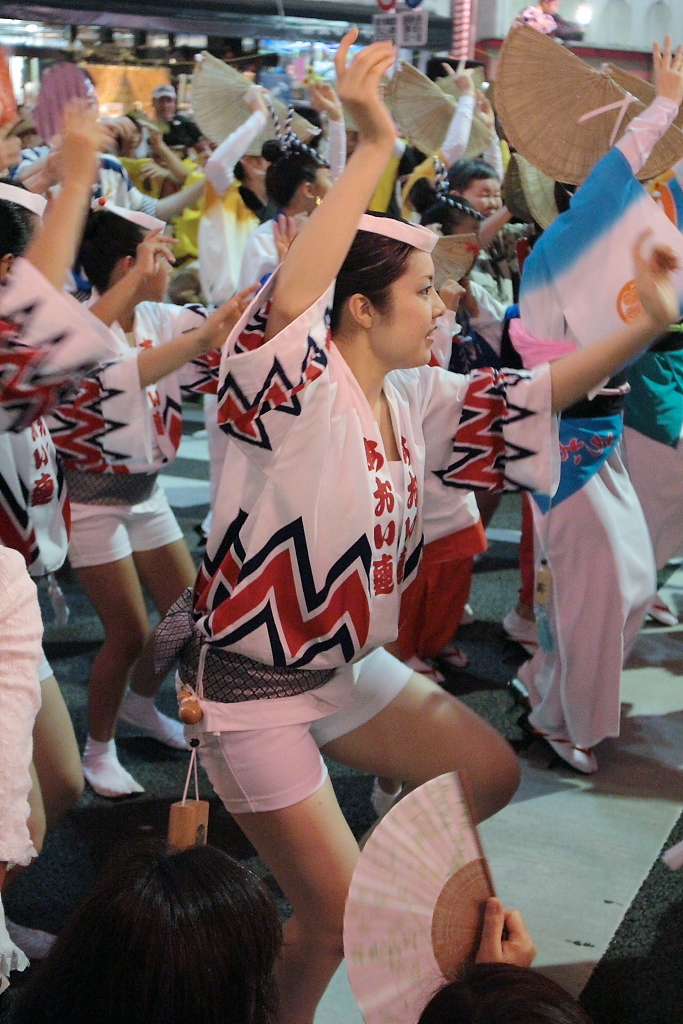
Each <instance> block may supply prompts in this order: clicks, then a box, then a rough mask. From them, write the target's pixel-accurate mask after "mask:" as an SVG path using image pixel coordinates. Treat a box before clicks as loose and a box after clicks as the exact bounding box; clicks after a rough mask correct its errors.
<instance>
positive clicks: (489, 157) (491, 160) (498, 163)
mask: <svg viewBox="0 0 683 1024" xmlns="http://www.w3.org/2000/svg"><path fill="white" fill-rule="evenodd" d="M482 160H485V161H486V163H487V164H491V167H493V169H494V171H495V172H496V174H497V175H498V177H499V178H500V180H501V181H502V180H503V178H504V177H505V168H504V167H503V154H502V153H501V151H500V139H499V138H498V136H497V135H496V133H495V131H494V133H493V139H492V140H491V145H490V146H489V148H488V149H487V150H486V152H485V153H484V155H483V157H482Z"/></svg>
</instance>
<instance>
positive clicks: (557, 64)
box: [496, 25, 683, 185]
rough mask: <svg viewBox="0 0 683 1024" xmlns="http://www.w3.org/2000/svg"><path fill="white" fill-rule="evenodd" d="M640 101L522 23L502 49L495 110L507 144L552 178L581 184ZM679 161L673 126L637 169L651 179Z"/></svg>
mask: <svg viewBox="0 0 683 1024" xmlns="http://www.w3.org/2000/svg"><path fill="white" fill-rule="evenodd" d="M644 109H645V107H644V105H643V104H642V103H641V102H639V101H638V100H637V99H636V98H635V97H634V96H632V95H630V94H629V93H628V92H627V91H626V90H625V89H623V88H622V87H621V86H620V85H618V84H617V83H616V82H615V81H613V80H612V78H610V76H609V75H608V74H607V73H606V72H604V71H595V70H594V69H593V68H591V67H589V65H588V64H585V63H584V62H583V61H582V60H580V58H579V57H577V56H576V55H575V54H573V53H572V52H571V51H570V50H567V49H566V48H565V47H563V46H561V45H559V44H558V43H557V42H556V41H555V40H553V39H551V38H549V37H548V36H546V35H543V33H541V32H537V31H536V30H535V29H533V28H529V27H528V26H527V25H521V26H519V27H518V28H513V29H511V31H510V32H509V34H508V37H507V39H506V40H505V42H504V44H503V47H502V49H501V53H500V58H499V60H498V67H497V76H496V110H497V112H498V116H499V117H500V119H501V122H502V124H503V128H504V130H505V135H506V137H507V139H508V140H509V142H510V145H511V146H512V147H513V148H514V149H516V150H517V151H518V152H520V153H521V154H522V155H523V156H524V157H526V159H527V160H528V161H529V162H530V163H531V164H532V165H533V166H534V167H536V168H538V170H539V171H542V172H543V173H544V174H547V175H548V176H549V177H551V178H553V179H554V180H555V181H562V182H566V183H568V184H571V185H580V184H581V183H582V182H583V181H584V180H585V179H586V178H587V177H588V175H589V173H590V172H591V170H592V169H593V167H594V166H595V165H596V164H597V163H598V161H599V160H601V159H602V157H603V156H605V154H606V153H607V152H608V151H609V150H610V149H611V148H612V146H613V145H614V144H615V143H616V142H618V140H619V139H620V138H621V136H622V135H623V133H624V131H625V130H626V128H627V127H628V125H629V124H630V122H631V121H632V120H633V118H634V117H637V116H638V114H640V113H642V111H643V110H644ZM681 158H683V132H681V131H680V129H678V128H676V127H675V126H672V127H671V128H669V130H668V131H667V133H666V135H665V136H664V138H663V139H661V141H660V142H659V143H658V144H657V145H656V146H655V148H654V150H653V152H652V155H651V157H650V159H649V160H648V161H647V163H646V165H645V166H644V167H643V169H642V170H641V171H640V172H639V173H638V178H640V179H641V180H644V179H647V178H653V177H656V176H657V175H658V174H661V173H663V172H664V171H666V170H668V169H669V168H671V167H673V165H674V164H675V163H677V162H678V161H679V160H680V159H681Z"/></svg>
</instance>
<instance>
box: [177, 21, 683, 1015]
mask: <svg viewBox="0 0 683 1024" xmlns="http://www.w3.org/2000/svg"><path fill="white" fill-rule="evenodd" d="M356 35H357V33H356V32H355V31H352V32H350V33H349V34H348V35H347V36H346V37H345V39H344V41H343V42H342V44H341V46H340V48H339V51H338V55H337V79H338V83H339V91H340V95H341V97H342V100H343V102H344V103H345V104H346V106H347V107H348V109H349V112H350V114H351V116H352V117H353V118H354V120H355V121H356V123H357V125H358V129H359V142H358V147H357V149H356V150H355V152H354V154H353V155H352V157H351V158H350V160H349V162H348V164H347V166H346V169H345V171H344V173H343V174H342V175H341V177H340V178H339V180H338V181H337V182H336V183H335V184H334V186H333V187H332V189H331V190H330V192H329V194H328V196H327V198H326V199H325V201H324V202H323V203H322V204H321V206H320V207H319V208H318V209H316V210H315V211H314V212H313V213H312V215H311V217H310V218H309V220H308V221H307V222H306V224H305V225H304V227H303V228H302V230H301V232H300V233H299V235H298V236H297V238H296V239H295V241H294V243H293V245H292V247H291V249H290V251H289V253H288V255H287V257H286V259H285V261H284V263H283V265H282V267H281V268H280V269H279V271H278V272H277V274H275V275H274V277H273V278H271V280H270V281H269V282H268V283H267V284H266V285H265V287H264V288H263V289H262V290H261V292H260V293H259V295H257V297H256V298H255V299H254V301H253V302H252V304H251V306H250V308H249V309H248V310H247V311H246V312H245V314H244V316H243V317H242V319H241V320H240V322H239V323H238V324H237V326H236V327H235V328H234V330H233V331H232V333H231V335H230V337H229V338H228V341H227V343H226V345H225V346H224V349H223V359H222V366H221V380H220V384H219V415H218V418H219V423H220V424H221V426H222V428H223V430H224V431H225V432H226V433H227V434H228V435H229V436H230V439H231V443H230V445H229V448H228V452H227V455H226V459H225V464H224V467H223V475H222V480H221V485H220V488H219V494H218V501H217V503H216V507H215V515H214V523H213V527H212V531H211V534H210V537H209V540H208V542H207V550H206V555H205V559H204V563H203V567H202V569H201V570H200V574H199V576H198V579H197V582H196V585H195V592H194V596H193V607H192V608H190V607H189V605H187V606H185V608H183V606H182V605H181V603H180V602H179V603H178V604H177V605H176V606H175V607H174V609H173V610H172V611H171V613H169V616H168V617H167V619H166V620H165V622H164V623H163V624H162V626H161V627H160V630H159V633H158V636H157V640H158V654H159V659H158V663H157V667H158V669H159V670H163V668H164V667H165V664H164V663H166V664H168V663H170V662H172V661H173V660H174V658H175V656H176V655H177V654H179V656H180V668H179V678H180V680H181V681H182V682H183V683H185V684H186V685H190V686H195V687H196V689H197V692H198V697H199V700H200V705H201V709H202V712H203V720H202V722H201V725H200V732H201V742H202V749H201V755H202V760H203V763H204V765H205V767H206V770H207V772H208V774H209V777H210V779H211V781H212V784H213V785H214V787H215V789H216V791H217V793H218V794H219V795H220V797H221V799H222V800H223V801H224V803H225V805H226V807H227V808H228V809H229V810H230V812H231V813H232V814H233V815H234V817H235V818H236V820H237V821H238V823H239V824H240V826H241V827H242V829H243V830H244V832H245V833H246V835H247V836H248V837H249V839H250V840H251V842H252V843H253V844H254V846H255V847H256V848H257V850H258V851H259V853H260V854H261V855H262V857H263V858H264V860H265V861H266V863H267V864H268V865H269V866H270V867H271V869H272V871H273V873H274V875H275V876H276V878H277V880H278V882H279V883H280V885H281V886H282V889H283V891H284V892H285V894H286V896H287V898H288V899H289V901H290V902H291V904H292V907H293V909H294V914H293V916H292V917H291V918H290V920H289V921H288V922H287V925H286V927H285V945H284V949H283V954H282V958H281V961H280V969H279V981H280V992H281V1020H282V1021H286V1022H287V1024H290V1022H292V1024H293V1022H297V1024H308V1022H310V1021H312V1020H313V1015H314V1013H315V1009H316V1006H317V1004H318V1001H319V999H320V997H321V996H322V994H323V992H324V990H325V988H326V986H327V984H328V982H329V980H330V978H331V976H332V974H333V972H334V970H335V969H336V967H337V965H338V964H339V962H340V960H341V957H342V920H343V913H344V904H345V900H346V894H347V890H348V886H349V881H350V878H351V874H352V872H353V869H354V866H355V863H356V860H357V857H358V846H357V844H356V841H355V839H354V837H353V835H352V834H351V831H350V829H349V827H348V825H347V823H346V821H345V819H344V816H343V814H342V812H341V810H340V808H339V805H338V803H337V801H336V798H335V795H334V792H333V789H332V786H331V784H330V781H329V778H328V777H327V771H326V769H325V766H324V764H323V761H322V759H321V757H320V752H319V749H318V748H321V749H322V751H323V752H324V753H325V754H327V755H329V756H330V757H332V758H334V759H335V760H338V761H340V762H342V763H344V764H347V765H351V766H353V767H355V768H358V769H361V770H363V771H367V772H372V773H374V774H376V775H382V776H385V777H389V778H398V779H403V780H404V781H405V782H406V783H407V784H408V785H410V786H415V785H419V784H420V783H423V782H425V781H426V780H427V779H429V778H432V777H434V776H436V775H439V774H441V773H443V772H447V771H451V770H454V769H456V770H457V769H460V770H465V771H467V773H468V775H469V779H470V782H471V787H472V791H473V796H474V802H475V809H476V814H477V817H478V818H479V819H481V818H484V817H486V816H488V815H490V814H493V813H494V812H495V811H496V810H498V809H499V808H501V807H502V806H503V805H504V804H505V803H506V802H507V801H508V800H509V799H510V798H511V796H512V794H513V793H514V791H515V788H516V786H517V782H518V767H517V761H516V758H515V756H514V754H513V752H512V750H511V749H510V747H509V746H508V745H507V743H506V742H505V740H504V739H503V738H502V737H501V736H499V735H498V734H497V733H496V732H495V730H494V729H492V728H491V727H490V726H488V725H487V724H486V723H485V722H483V721H482V720H481V719H480V718H478V717H477V716H476V715H475V714H474V713H473V712H472V711H470V710H469V709H468V708H466V707H465V706H464V705H462V704H461V703H459V702H458V701H457V700H456V699H455V698H453V697H451V696H450V695H449V694H447V693H445V692H444V691H443V690H442V689H440V688H439V687H438V686H437V685H435V684H434V683H432V682H430V681H429V680H427V679H425V678H424V677H422V676H420V675H418V674H417V673H413V672H411V670H410V669H408V668H406V666H404V665H402V664H401V663H400V662H398V661H397V660H396V659H394V658H393V657H392V656H391V655H389V654H388V653H387V652H386V651H385V650H384V649H383V648H382V645H383V644H384V643H386V642H387V641H389V640H392V639H394V638H395V636H396V633H397V627H398V610H399V602H400V594H401V591H402V590H403V589H404V588H405V586H407V584H408V583H409V582H410V580H411V579H412V578H413V576H414V574H415V572H416V570H417V566H418V564H419V558H420V551H421V547H422V542H421V533H422V527H421V523H422V502H423V498H424V474H425V471H428V472H432V473H437V474H440V478H441V479H442V481H443V483H444V486H453V487H456V488H462V487H468V486H470V487H471V482H472V479H473V477H474V476H476V477H477V479H479V480H483V481H487V485H488V486H490V487H491V488H492V489H494V488H503V487H505V486H514V485H517V486H527V487H529V486H533V487H539V486H540V487H542V488H544V489H545V490H551V489H552V484H553V479H552V478H553V464H554V458H553V455H554V451H555V445H556V432H555V429H554V419H553V412H554V411H557V410H559V409H561V408H562V407H563V406H565V405H567V404H569V403H570V402H573V401H575V400H576V399H577V397H578V396H580V395H581V394H584V393H585V392H586V391H587V390H588V389H589V388H591V387H593V386H594V385H595V384H596V383H597V382H598V381H600V380H602V379H603V378H604V377H606V376H609V374H610V373H611V372H612V370H613V368H614V367H615V366H617V365H620V364H621V363H623V362H624V361H625V360H626V359H627V358H629V356H630V355H631V354H632V353H633V352H635V351H637V350H639V349H640V348H642V347H643V346H644V345H646V344H647V342H648V341H649V339H650V338H651V337H652V336H654V335H656V334H657V332H658V331H660V330H661V329H662V326H663V325H664V324H668V323H669V322H670V321H671V320H672V319H675V318H676V317H677V315H678V308H677V303H676V300H675V296H674V293H673V288H672V287H671V286H670V284H669V281H668V275H667V273H666V270H665V269H660V264H661V263H663V264H664V266H669V264H670V263H671V262H672V259H671V257H670V256H668V257H667V254H663V255H662V254H660V262H659V263H658V262H657V261H656V260H654V259H652V260H651V261H650V264H651V266H648V265H646V263H645V261H644V260H643V259H642V258H641V257H640V256H638V281H639V285H640V288H641V297H642V299H643V303H644V305H645V306H646V308H647V309H648V310H649V315H648V316H646V317H644V318H643V320H642V321H641V322H639V323H638V324H637V325H632V326H630V327H627V328H624V330H623V331H621V332H620V333H619V334H618V335H615V336H613V337H611V338H609V339H607V340H606V341H605V342H603V343H602V344H601V345H599V346H594V347H592V348H591V349H587V350H583V351H577V352H576V353H573V354H571V355H569V356H567V357H566V358H565V359H563V360H558V361H557V362H555V363H553V365H552V367H550V368H548V367H547V366H546V367H542V368H538V369H537V370H535V371H533V373H529V374H526V373H523V372H521V373H512V372H509V373H506V372H500V371H495V370H490V369H485V370H481V371H477V372H476V373H473V374H472V375H471V376H468V377H463V376H459V375H457V374H452V373H448V372H446V371H444V370H442V369H440V368H438V367H429V366H427V365H426V364H427V363H428V361H429V356H430V341H431V335H432V333H433V331H434V330H435V328H436V321H437V318H438V317H440V316H441V314H442V313H443V312H444V306H443V304H442V302H441V300H440V299H439V297H438V296H437V295H436V293H435V292H434V288H433V265H432V260H431V257H430V255H429V251H430V250H431V248H432V247H433V244H434V242H435V241H436V236H435V235H433V234H432V233H431V232H429V231H427V229H425V228H421V227H419V226H413V225H406V224H402V223H399V222H397V221H393V220H389V219H385V218H375V217H370V216H363V214H364V211H365V210H366V208H367V205H368V202H369V200H370V197H371V195H372V194H373V191H374V189H375V187H376V185H377V182H378V180H379V178H380V175H381V174H382V171H383V169H384V166H385V164H386V162H387V160H388V159H389V156H390V154H391V150H392V146H393V142H394V128H393V124H392V121H391V118H390V116H389V113H388V111H387V110H386V108H385V107H384V105H383V103H382V101H381V99H380V97H379V93H378V85H379V82H380V79H381V77H382V75H383V74H384V73H385V72H386V71H387V69H388V68H389V67H390V65H391V63H392V62H393V60H394V52H393V50H392V48H391V46H390V45H389V44H386V43H377V44H374V45H372V46H370V47H368V48H367V49H365V50H363V51H362V52H361V53H359V54H357V55H356V56H355V57H354V59H353V61H352V62H351V64H350V65H349V66H348V67H347V65H346V58H347V54H348V50H349V46H350V44H351V43H352V42H353V41H354V40H355V38H356ZM359 224H360V227H361V229H362V230H360V231H358V232H357V228H358V226H359ZM667 260H668V261H667ZM333 289H334V298H333ZM455 493H457V491H456V492H455ZM188 612H190V614H189V615H188V614H187V613H188Z"/></svg>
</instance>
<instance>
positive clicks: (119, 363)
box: [48, 302, 220, 473]
mask: <svg viewBox="0 0 683 1024" xmlns="http://www.w3.org/2000/svg"><path fill="white" fill-rule="evenodd" d="M206 315H207V313H206V310H205V309H204V308H203V307H202V306H173V305H167V304H165V303H161V302H141V303H140V304H139V306H138V307H137V308H136V310H135V322H134V327H133V334H134V338H135V343H136V347H135V348H133V347H131V346H130V345H129V344H128V341H127V339H126V336H125V334H124V332H123V330H122V329H121V327H119V325H118V324H114V326H113V327H112V329H111V338H112V342H113V348H114V352H115V357H114V359H112V360H110V361H107V362H106V363H104V364H102V365H101V366H98V367H97V369H96V370H94V371H93V372H92V373H89V374H88V376H87V377H85V378H84V380H83V381H82V382H81V385H80V388H79V390H78V391H77V393H76V394H75V395H74V396H73V397H72V398H70V399H69V401H68V402H64V403H62V404H60V405H59V407H58V408H57V409H55V410H54V412H53V413H52V415H51V416H50V417H49V420H48V425H49V427H50V432H51V434H52V438H53V440H54V443H55V447H56V448H57V451H58V452H59V454H60V456H61V458H62V461H63V462H64V466H65V467H66V468H67V469H74V470H86V471H88V472H91V473H157V472H158V471H159V470H160V469H162V468H163V467H164V466H167V465H168V464H169V463H170V462H172V461H173V460H174V459H175V456H176V453H177V450H178V446H179V444H180V441H181V438H182V433H183V424H182V405H181V401H182V393H183V392H195V393H198V394H211V393H215V391H216V387H217V381H218V368H219V364H220V353H219V352H208V353H207V354H206V355H203V356H199V357H197V358H196V359H193V360H192V361H191V362H189V363H187V364H186V365H185V366H184V367H182V369H180V370H179V371H177V372H175V373H170V374H169V375H168V376H167V377H163V378H162V379H161V380H160V381H158V382H157V383H156V384H151V385H149V386H148V387H145V388H142V387H141V386H140V375H139V373H138V355H139V353H140V351H141V350H142V349H145V348H149V347H155V348H156V347H158V346H160V345H164V344H165V343H166V342H169V341H171V340H172V339H173V338H177V337H178V335H180V334H182V333H184V332H185V331H190V330H193V329H194V328H195V327H198V326H199V325H200V324H201V323H202V321H203V320H204V318H205V317H206Z"/></svg>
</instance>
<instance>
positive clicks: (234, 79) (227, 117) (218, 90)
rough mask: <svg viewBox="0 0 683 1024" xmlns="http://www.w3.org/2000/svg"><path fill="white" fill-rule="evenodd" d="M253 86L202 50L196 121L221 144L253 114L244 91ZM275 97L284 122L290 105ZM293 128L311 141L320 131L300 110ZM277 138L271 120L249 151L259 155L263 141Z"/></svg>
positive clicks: (194, 102)
mask: <svg viewBox="0 0 683 1024" xmlns="http://www.w3.org/2000/svg"><path fill="white" fill-rule="evenodd" d="M251 86H252V83H251V82H250V81H249V80H248V79H247V78H245V77H244V75H241V74H240V73H239V71H235V69H234V68H231V67H230V66H229V65H228V64H225V63H224V62H223V61H222V60H219V59H218V58H217V57H213V56H212V55H211V54H210V53H202V54H201V59H198V60H197V63H196V65H195V70H194V74H193V76H192V107H193V112H194V119H195V121H196V122H197V124H198V125H199V127H200V128H201V130H202V132H203V133H204V135H206V136H207V138H209V139H211V141H212V142H215V143H216V144H217V145H220V143H221V142H224V141H225V139H227V137H228V136H229V135H232V133H233V132H234V131H236V129H237V128H239V127H240V125H242V124H244V122H245V121H246V120H247V118H249V117H250V116H251V111H250V110H249V108H248V107H247V106H245V103H244V94H245V92H247V90H248V89H250V88H251ZM271 99H272V103H273V106H274V107H275V112H276V114H277V116H278V117H279V118H280V121H281V122H282V124H283V125H284V123H285V119H286V117H287V108H286V107H285V105H284V103H281V102H280V100H277V99H274V98H271ZM292 131H294V132H296V134H297V135H298V136H299V138H300V139H301V140H302V142H310V141H311V139H313V138H315V136H316V135H319V134H320V132H319V130H318V129H317V128H316V127H315V126H314V125H312V124H311V123H310V121H307V120H306V118H305V117H301V115H300V114H295V115H294V118H293V119H292ZM274 138H275V130H274V127H273V125H272V123H269V124H268V126H267V127H266V130H265V131H264V132H262V134H261V135H259V136H258V138H256V139H254V141H253V142H252V144H251V145H250V146H249V149H248V150H247V154H248V155H250V156H258V155H259V154H260V153H261V147H262V146H263V143H264V142H266V141H267V140H268V139H274Z"/></svg>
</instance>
